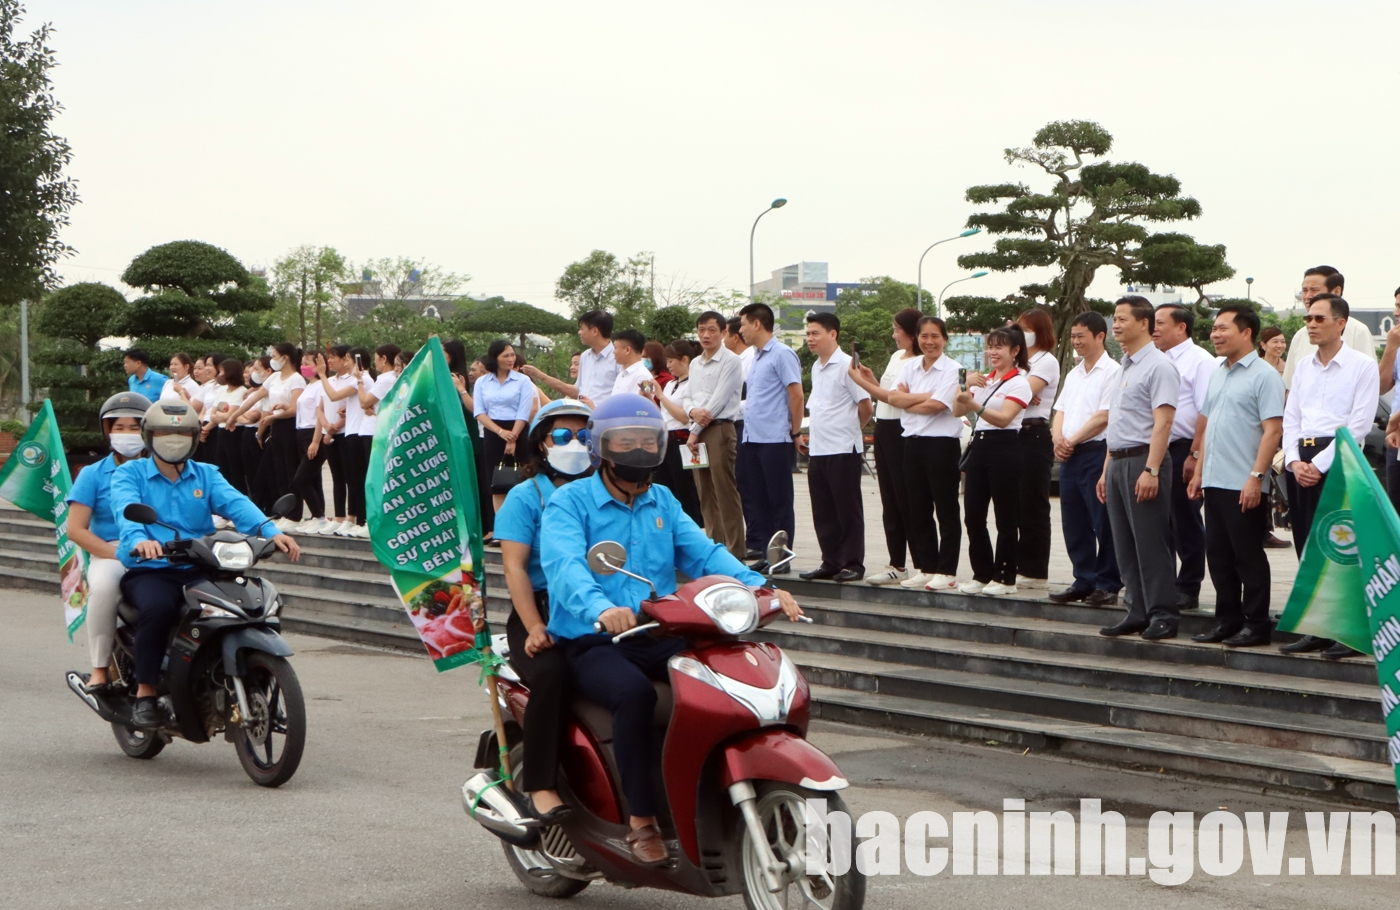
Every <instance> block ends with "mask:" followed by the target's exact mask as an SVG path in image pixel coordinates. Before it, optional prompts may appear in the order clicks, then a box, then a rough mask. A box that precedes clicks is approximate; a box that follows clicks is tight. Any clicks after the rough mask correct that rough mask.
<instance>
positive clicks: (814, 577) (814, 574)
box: [797, 566, 840, 581]
mask: <svg viewBox="0 0 1400 910" xmlns="http://www.w3.org/2000/svg"><path fill="white" fill-rule="evenodd" d="M838 572H840V569H828V568H827V567H826V566H822V567H821V568H820V569H812V570H811V571H808V572H802V573H799V574H798V576H797V577H798V578H800V579H802V580H803V581H826V580H827V579H828V578H835V577H836V575H837V573H838Z"/></svg>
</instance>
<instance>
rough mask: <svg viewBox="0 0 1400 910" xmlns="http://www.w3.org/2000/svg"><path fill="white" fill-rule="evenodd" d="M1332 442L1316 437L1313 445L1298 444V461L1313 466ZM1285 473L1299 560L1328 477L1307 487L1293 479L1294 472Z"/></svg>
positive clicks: (1294, 539)
mask: <svg viewBox="0 0 1400 910" xmlns="http://www.w3.org/2000/svg"><path fill="white" fill-rule="evenodd" d="M1331 442H1332V438H1331V437H1330V436H1329V437H1325V438H1324V437H1321V436H1319V437H1316V438H1315V439H1314V441H1313V442H1312V444H1308V443H1304V442H1300V443H1298V460H1299V461H1303V462H1306V463H1308V464H1312V460H1313V456H1315V455H1316V454H1317V453H1318V452H1321V451H1322V450H1323V449H1325V448H1327V446H1328V445H1330V444H1331ZM1286 468H1287V466H1286V465H1285V470H1284V473H1285V474H1286V475H1288V522H1289V524H1290V525H1291V526H1292V529H1293V549H1294V550H1296V551H1297V553H1298V558H1299V559H1302V558H1303V547H1305V546H1307V543H1308V533H1309V532H1310V531H1312V523H1313V516H1314V515H1316V514H1317V501H1318V500H1319V499H1321V498H1322V486H1323V484H1325V483H1327V475H1326V474H1324V475H1322V479H1321V480H1319V481H1318V482H1317V483H1315V484H1313V485H1312V486H1310V487H1305V486H1303V485H1302V484H1300V483H1299V482H1298V481H1296V480H1294V479H1293V472H1292V471H1289V470H1287V469H1286Z"/></svg>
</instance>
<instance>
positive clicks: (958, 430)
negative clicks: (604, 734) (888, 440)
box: [899, 354, 963, 439]
mask: <svg viewBox="0 0 1400 910" xmlns="http://www.w3.org/2000/svg"><path fill="white" fill-rule="evenodd" d="M960 369H962V367H961V366H960V365H959V364H958V362H957V361H956V360H954V359H953V358H951V357H949V356H948V355H947V354H943V355H941V356H939V358H938V359H937V360H935V361H934V362H933V366H931V367H929V368H928V369H927V370H926V369H924V358H923V355H920V356H918V357H911V358H909V359H908V360H907V361H905V363H904V369H903V370H901V371H900V373H899V381H900V382H902V383H903V384H904V387H905V388H907V389H908V390H909V391H911V392H913V393H915V394H921V393H924V392H928V393H930V394H932V396H933V398H934V399H935V400H937V401H941V402H943V404H945V405H946V406H947V407H946V408H945V409H944V410H942V411H939V412H938V413H937V414H915V413H914V412H913V411H908V410H906V411H904V416H902V417H900V418H899V420H900V423H902V424H903V425H904V435H905V436H948V437H951V438H953V439H961V438H962V431H963V422H962V419H961V418H958V417H954V416H953V399H954V398H956V397H957V395H958V370H960Z"/></svg>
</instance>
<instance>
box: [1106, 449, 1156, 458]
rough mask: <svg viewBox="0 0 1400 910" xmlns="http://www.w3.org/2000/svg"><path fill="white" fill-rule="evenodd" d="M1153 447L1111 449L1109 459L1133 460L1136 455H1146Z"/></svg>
mask: <svg viewBox="0 0 1400 910" xmlns="http://www.w3.org/2000/svg"><path fill="white" fill-rule="evenodd" d="M1151 448H1152V447H1151V446H1129V447H1128V448H1126V449H1109V450H1108V457H1109V458H1132V457H1133V456H1134V455H1146V454H1147V453H1148V451H1149V450H1150V449H1151Z"/></svg>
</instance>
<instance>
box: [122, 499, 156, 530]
mask: <svg viewBox="0 0 1400 910" xmlns="http://www.w3.org/2000/svg"><path fill="white" fill-rule="evenodd" d="M122 517H123V518H125V519H126V520H127V521H134V522H136V523H137V524H140V525H154V524H160V516H159V515H157V514H156V510H155V509H153V508H151V507H150V506H148V505H146V504H145V503H144V502H133V503H131V504H130V505H129V506H127V507H126V508H125V509H122Z"/></svg>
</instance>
